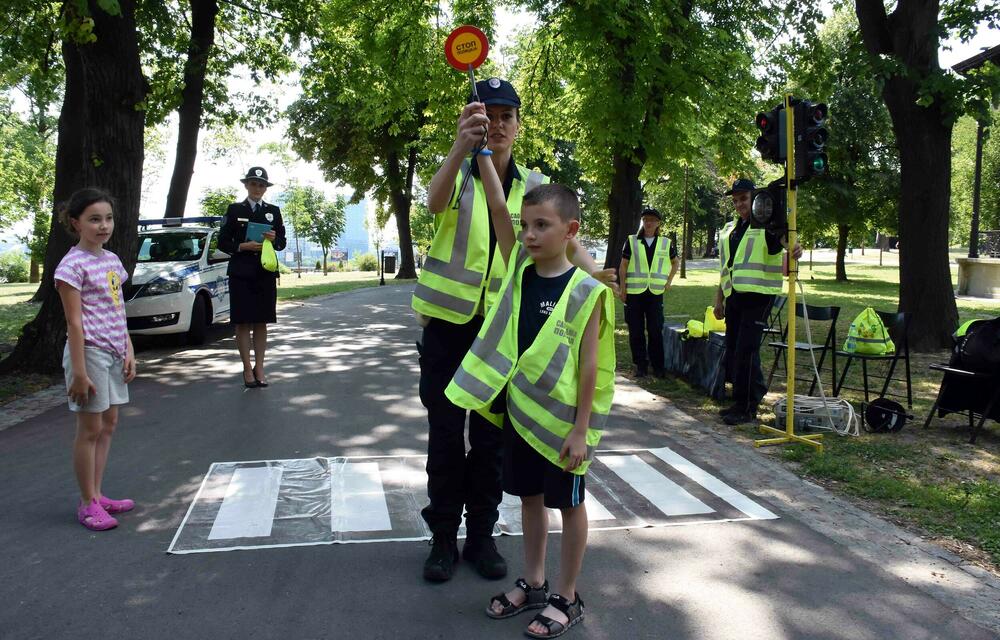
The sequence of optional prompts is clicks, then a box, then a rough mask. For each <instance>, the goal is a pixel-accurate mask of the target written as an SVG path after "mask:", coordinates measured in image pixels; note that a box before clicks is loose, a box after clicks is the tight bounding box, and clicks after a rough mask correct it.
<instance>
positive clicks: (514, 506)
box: [167, 447, 778, 553]
mask: <svg viewBox="0 0 1000 640" xmlns="http://www.w3.org/2000/svg"><path fill="white" fill-rule="evenodd" d="M426 460H427V459H426V457H424V456H376V457H365V458H345V457H340V458H304V459H297V460H257V461H253V462H219V463H214V464H212V465H211V467H210V468H209V471H208V474H207V475H206V476H205V479H204V480H203V482H202V485H201V488H200V489H199V490H198V493H197V495H196V496H195V499H194V501H193V502H192V503H191V507H190V508H189V509H188V512H187V514H186V515H185V516H184V520H183V521H182V522H181V526H180V527H179V528H178V530H177V533H176V535H175V536H174V539H173V541H172V542H171V543H170V547H169V548H168V549H167V551H168V553H203V552H209V551H227V550H232V549H259V548H266V547H290V546H303V545H316V544H336V543H344V542H388V541H400V540H424V539H428V538H430V530H429V529H428V528H427V525H426V524H425V523H424V521H423V518H422V517H421V515H420V509H421V508H422V507H423V506H424V505H425V504H426V503H427V497H426V496H427V493H426V491H427V486H426V481H427V476H426V473H425V471H424V467H425V465H426ZM584 504H585V505H586V508H587V519H588V520H589V521H590V528H591V529H592V530H595V531H596V530H601V529H626V528H637V527H660V526H676V525H691V524H697V523H702V522H730V521H738V520H760V519H771V518H777V517H778V516H776V515H775V514H774V513H772V512H771V511H769V510H768V509H766V508H765V507H763V506H761V505H760V504H758V503H757V502H755V501H754V500H752V499H751V498H749V497H747V496H745V495H743V494H742V493H740V492H739V491H737V490H736V489H733V488H732V487H730V486H728V485H727V484H726V483H724V482H723V481H721V480H720V479H718V478H717V477H715V476H714V475H712V474H711V473H709V472H708V471H706V470H704V469H702V468H700V467H698V466H697V465H695V464H694V463H692V462H691V461H689V460H687V459H685V458H684V457H683V456H681V455H679V454H677V453H676V452H675V451H673V450H671V449H669V448H666V447H663V448H660V449H631V450H627V451H599V452H597V455H596V456H595V458H594V464H593V465H592V466H591V467H590V471H589V473H588V474H587V486H586V499H585V501H584ZM549 513H550V518H549V529H550V531H559V530H560V529H561V528H562V521H561V518H560V514H559V511H558V510H552V509H550V510H549ZM499 516H500V517H499V521H498V523H497V525H496V527H495V528H494V533H495V534H496V535H501V534H508V535H521V505H520V501H519V500H518V499H517V498H515V497H514V496H508V495H505V496H504V499H503V502H502V503H501V504H500V506H499ZM463 531H464V530H461V529H460V531H459V535H460V536H461V535H462V534H463Z"/></svg>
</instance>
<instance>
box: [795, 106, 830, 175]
mask: <svg viewBox="0 0 1000 640" xmlns="http://www.w3.org/2000/svg"><path fill="white" fill-rule="evenodd" d="M825 122H826V105H825V104H823V103H815V102H809V101H808V100H802V101H800V102H799V103H798V104H796V105H795V179H796V180H797V181H798V182H804V181H806V180H808V179H809V178H812V177H813V176H821V175H823V174H824V173H826V172H827V169H828V166H829V163H828V162H827V158H826V151H825V149H826V139H827V137H828V134H827V131H826V128H825V127H824V126H823V124H824V123H825Z"/></svg>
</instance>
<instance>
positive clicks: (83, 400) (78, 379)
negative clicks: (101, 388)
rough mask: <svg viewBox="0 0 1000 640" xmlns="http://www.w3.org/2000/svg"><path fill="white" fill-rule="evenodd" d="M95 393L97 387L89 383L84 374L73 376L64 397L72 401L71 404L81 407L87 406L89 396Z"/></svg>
mask: <svg viewBox="0 0 1000 640" xmlns="http://www.w3.org/2000/svg"><path fill="white" fill-rule="evenodd" d="M96 393H97V387H95V386H94V383H93V382H91V381H90V378H89V377H87V375H86V374H83V375H76V376H73V382H71V383H70V385H69V391H68V392H67V393H66V395H68V396H69V399H70V400H72V401H73V404H75V405H77V406H79V407H82V406H84V405H85V404H87V401H88V400H89V399H90V395H91V394H96Z"/></svg>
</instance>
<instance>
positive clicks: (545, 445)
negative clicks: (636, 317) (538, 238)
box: [445, 244, 615, 475]
mask: <svg viewBox="0 0 1000 640" xmlns="http://www.w3.org/2000/svg"><path fill="white" fill-rule="evenodd" d="M515 249H516V250H517V257H516V258H515V260H514V265H513V268H512V269H511V270H510V272H509V273H508V274H507V278H506V280H505V281H504V286H503V289H502V294H501V296H500V300H499V302H497V304H496V305H494V306H493V307H492V308H491V309H490V310H489V312H488V313H487V316H486V321H485V322H484V323H483V328H482V330H481V331H480V332H479V335H478V336H477V337H476V341H475V342H474V343H473V344H472V348H471V349H470V350H469V353H468V354H466V356H465V359H463V360H462V364H461V366H459V368H458V371H457V372H456V373H455V377H454V378H453V379H452V381H451V383H450V384H449V385H448V389H447V390H446V391H445V394H446V395H447V396H448V398H449V399H450V400H451V401H452V402H454V403H455V404H456V405H458V406H460V407H463V408H466V409H473V410H477V411H480V413H484V412H486V411H488V409H489V407H490V405H491V404H492V403H493V400H494V399H496V397H497V395H498V394H499V393H500V391H501V390H502V389H503V388H504V387H505V386H506V387H507V415H508V416H509V417H510V421H511V424H513V425H514V428H515V429H516V430H517V432H518V433H519V434H520V435H521V437H523V438H524V439H525V440H526V441H527V442H528V443H529V444H530V445H531V446H532V447H534V448H535V450H536V451H538V452H539V453H541V454H542V455H543V456H544V457H545V458H546V459H548V460H549V461H550V462H552V463H553V464H555V465H557V466H560V467H562V466H563V465H564V462H562V463H561V462H560V461H559V451H560V449H561V448H562V445H563V441H564V440H565V439H566V436H567V435H569V432H570V431H571V430H572V429H573V426H574V424H575V421H576V408H577V391H578V384H579V372H580V342H581V341H582V340H583V331H584V329H585V328H586V326H587V321H588V320H589V319H590V316H591V314H592V313H593V311H594V308H595V307H597V305H601V321H600V328H599V330H598V357H597V382H596V385H595V386H596V389H595V392H594V400H593V403H592V409H591V410H592V415H591V419H590V425H589V427H588V429H587V459H586V461H585V462H584V463H583V464H582V465H580V466H579V467H577V468H576V469H575V470H574V471H573V473H576V474H579V475H583V474H584V473H586V471H587V468H588V467H589V466H590V461H591V460H592V459H593V455H594V449H595V448H596V446H597V443H598V442H599V441H600V439H601V430H602V429H603V427H604V424H605V422H607V418H608V413H609V412H610V410H611V401H612V399H613V397H614V382H615V344H614V306H613V305H614V303H613V302H612V299H611V290H610V289H608V288H607V287H605V286H604V285H602V284H601V283H599V282H598V281H597V280H595V279H594V278H592V277H590V276H589V275H587V274H586V273H584V272H583V271H581V270H580V269H576V270H575V271H574V273H573V276H572V277H571V278H570V281H569V284H568V285H566V289H565V290H564V291H563V294H562V296H561V297H560V298H559V301H558V302H557V303H556V306H555V308H554V309H553V310H552V314H551V315H550V316H549V317H548V319H547V320H546V321H545V324H544V325H542V328H541V330H540V331H539V333H538V336H537V337H536V338H535V341H534V342H532V343H531V346H530V347H528V348H527V349H526V350H525V352H524V353H523V354H522V355H521V357H520V358H518V355H517V347H518V345H517V323H518V315H519V313H520V307H521V281H522V280H521V277H522V274H523V273H524V269H525V267H527V266H528V265H529V264H531V263H532V261H531V258H529V257H528V255H527V253H526V252H525V251H524V250H523V249H522V248H521V247H520V245H519V244H518V245H516V246H515ZM494 423H496V420H495V419H494Z"/></svg>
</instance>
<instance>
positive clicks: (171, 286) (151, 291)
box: [137, 280, 183, 297]
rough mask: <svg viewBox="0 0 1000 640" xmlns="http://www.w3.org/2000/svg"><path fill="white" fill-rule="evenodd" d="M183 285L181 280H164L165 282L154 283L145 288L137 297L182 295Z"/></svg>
mask: <svg viewBox="0 0 1000 640" xmlns="http://www.w3.org/2000/svg"><path fill="white" fill-rule="evenodd" d="M182 288H183V285H182V284H181V281H180V280H164V281H163V282H153V283H150V284H147V285H146V286H145V287H143V289H142V291H140V292H139V295H138V296H137V297H143V296H162V295H166V294H168V293H180V291H181V289H182Z"/></svg>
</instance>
